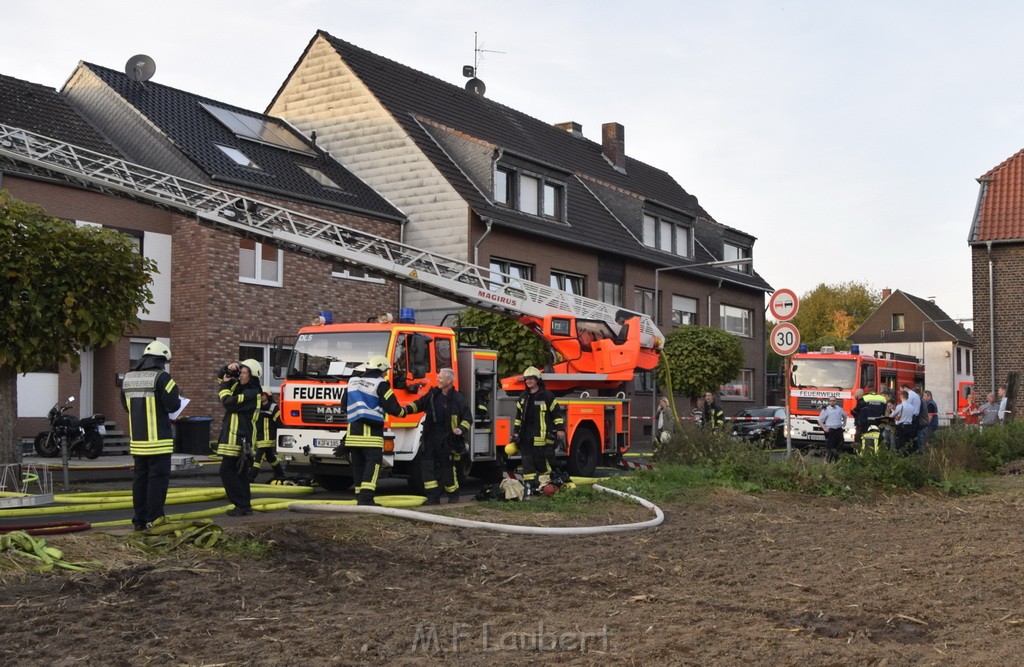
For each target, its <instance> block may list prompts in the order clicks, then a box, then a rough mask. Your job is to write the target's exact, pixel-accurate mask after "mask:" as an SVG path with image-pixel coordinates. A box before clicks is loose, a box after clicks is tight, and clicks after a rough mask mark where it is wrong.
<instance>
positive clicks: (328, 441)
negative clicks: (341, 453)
mask: <svg viewBox="0 0 1024 667" xmlns="http://www.w3.org/2000/svg"><path fill="white" fill-rule="evenodd" d="M313 446H314V447H330V448H332V449H333V448H335V447H339V446H341V440H339V439H338V438H313Z"/></svg>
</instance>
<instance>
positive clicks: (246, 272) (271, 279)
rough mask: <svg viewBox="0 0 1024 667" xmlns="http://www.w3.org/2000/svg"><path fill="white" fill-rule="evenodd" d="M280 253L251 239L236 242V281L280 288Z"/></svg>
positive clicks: (272, 247)
mask: <svg viewBox="0 0 1024 667" xmlns="http://www.w3.org/2000/svg"><path fill="white" fill-rule="evenodd" d="M281 261H282V252H281V250H280V249H278V248H275V247H274V246H272V245H267V244H264V243H259V242H257V241H253V240H252V239H241V240H240V241H239V242H238V280H239V281H240V282H243V283H255V284H257V285H273V286H275V287H280V286H281V284H282V283H281Z"/></svg>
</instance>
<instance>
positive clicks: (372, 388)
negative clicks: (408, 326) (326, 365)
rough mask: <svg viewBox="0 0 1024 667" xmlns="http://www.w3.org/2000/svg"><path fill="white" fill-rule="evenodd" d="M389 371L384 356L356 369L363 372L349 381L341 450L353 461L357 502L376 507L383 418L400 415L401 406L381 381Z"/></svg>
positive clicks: (382, 444)
mask: <svg viewBox="0 0 1024 667" xmlns="http://www.w3.org/2000/svg"><path fill="white" fill-rule="evenodd" d="M390 368H391V365H390V364H389V363H388V360H387V357H384V356H382V355H379V354H377V355H374V356H372V357H370V360H369V361H367V362H366V363H365V364H363V365H362V366H360V367H358V368H357V369H356V370H357V371H360V372H362V375H361V376H360V377H354V378H352V379H351V380H349V382H348V391H347V392H346V401H347V404H346V414H347V420H348V432H347V434H346V435H345V442H344V444H343V447H344V448H345V449H346V450H347V451H348V453H349V456H350V458H351V461H352V475H353V478H354V479H355V483H356V487H355V490H356V502H357V504H359V505H376V504H377V503H375V502H374V501H373V497H374V495H375V494H376V493H377V477H378V476H379V475H380V466H381V464H382V463H383V461H384V415H385V413H387V414H389V415H393V416H395V417H401V416H402V414H403V413H402V406H401V405H400V404H399V403H398V399H397V398H395V394H394V392H392V391H391V385H390V384H389V383H388V381H387V380H385V379H384V377H383V375H384V372H385V371H387V370H388V369H390Z"/></svg>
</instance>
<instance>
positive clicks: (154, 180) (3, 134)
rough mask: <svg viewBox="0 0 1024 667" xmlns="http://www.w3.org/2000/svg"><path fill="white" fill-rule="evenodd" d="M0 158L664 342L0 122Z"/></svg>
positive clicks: (395, 246) (584, 308)
mask: <svg viewBox="0 0 1024 667" xmlns="http://www.w3.org/2000/svg"><path fill="white" fill-rule="evenodd" d="M0 156H4V157H7V158H10V159H12V160H15V161H17V162H21V163H24V164H30V165H34V166H36V167H38V168H42V169H44V170H45V171H47V172H49V173H53V174H56V175H59V176H61V177H62V178H64V179H65V180H67V181H69V182H73V183H79V184H83V185H86V186H89V187H92V188H99V189H100V190H103V191H111V192H117V193H121V194H125V195H128V196H130V197H132V198H134V199H140V200H146V201H149V202H153V203H156V204H159V205H161V206H164V207H167V208H169V209H172V210H176V211H179V212H183V213H187V214H191V215H195V216H196V217H197V218H198V219H199V221H200V222H202V223H204V224H207V225H209V226H213V227H216V228H220V229H225V230H230V231H233V232H236V233H238V232H241V233H242V234H243V235H246V236H257V237H260V238H262V239H265V240H269V241H270V242H272V243H273V244H275V245H279V246H282V247H284V248H288V249H292V250H296V251H298V252H303V253H306V254H309V255H312V256H315V257H319V258H321V259H330V260H334V261H338V262H342V263H344V264H348V265H351V266H355V267H358V268H360V269H365V270H369V271H372V272H375V273H378V274H381V275H384V276H387V277H389V278H392V279H393V280H396V281H398V282H400V283H402V284H405V285H408V286H409V287H412V288H414V289H418V290H421V291H423V292H428V293H430V294H434V295H436V296H440V297H442V298H445V299H449V300H451V301H454V302H456V303H460V304H464V305H468V306H473V307H476V308H480V309H482V310H488V311H495V312H501V313H505V314H509V315H514V316H516V317H519V316H522V315H527V316H531V317H536V318H543V317H545V316H547V315H572V316H574V317H575V318H577V319H582V320H596V321H600V322H605V323H606V324H608V326H609V327H610V328H611V329H612V331H615V332H618V331H619V329H620V322H621V321H622V318H623V315H625V317H634V316H636V317H639V318H640V323H641V332H640V344H641V345H642V346H643V347H645V348H648V349H659V348H660V347H661V345H662V342H663V341H664V336H663V335H662V333H661V331H660V330H659V329H658V327H657V326H656V325H655V324H654V321H653V320H652V319H651V318H650V317H649V316H647V315H643V314H640V313H635V312H632V311H626V310H623V309H621V308H618V307H616V306H612V305H610V304H607V303H604V302H602V301H597V300H595V299H588V298H586V297H582V296H578V295H575V294H569V293H567V292H563V291H561V290H557V289H553V288H551V287H548V286H547V285H542V284H540V283H534V282H530V281H526V280H522V279H520V278H515V277H513V276H509V275H507V274H499V273H497V272H493V271H490V270H489V269H484V268H482V267H479V266H477V265H475V264H470V263H467V262H463V261H461V260H457V259H454V258H451V257H447V256H444V255H438V254H436V253H432V252H427V251H425V250H420V249H418V248H414V247H412V246H408V245H405V244H402V243H399V242H397V241H391V240H388V239H382V238H379V237H377V236H374V235H372V234H369V233H367V232H363V231H360V230H357V229H352V228H350V227H345V226H342V225H340V224H338V223H336V222H331V221H328V220H323V219H321V218H316V217H314V216H310V215H306V214H304V213H300V212H297V211H293V210H290V209H287V208H283V207H281V206H278V205H276V204H271V203H268V202H265V201H260V200H258V199H253V198H251V197H247V196H244V195H241V194H238V193H235V192H228V191H226V190H221V189H218V188H213V187H210V186H208V185H203V184H201V183H195V182H193V181H187V180H184V179H181V178H178V177H176V176H172V175H170V174H165V173H162V172H159V171H155V170H153V169H149V168H148V167H144V166H142V165H138V164H134V163H132V162H127V161H125V160H122V159H119V158H116V157H112V156H110V155H104V154H102V153H97V152H95V151H91V150H88V149H85V148H81V147H79V146H75V145H73V144H69V143H67V142H64V141H59V140H57V139H53V138H50V137H46V136H43V135H40V134H36V133H34V132H30V131H28V130H24V129H21V128H17V127H11V126H9V125H4V124H2V123H0Z"/></svg>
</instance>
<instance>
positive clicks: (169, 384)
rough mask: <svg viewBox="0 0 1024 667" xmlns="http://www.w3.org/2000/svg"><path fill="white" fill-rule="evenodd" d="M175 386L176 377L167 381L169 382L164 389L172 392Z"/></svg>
mask: <svg viewBox="0 0 1024 667" xmlns="http://www.w3.org/2000/svg"><path fill="white" fill-rule="evenodd" d="M174 387H175V383H174V378H171V379H170V380H168V381H167V384H165V385H164V391H166V392H167V393H168V394H169V393H171V390H172V389H174Z"/></svg>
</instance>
